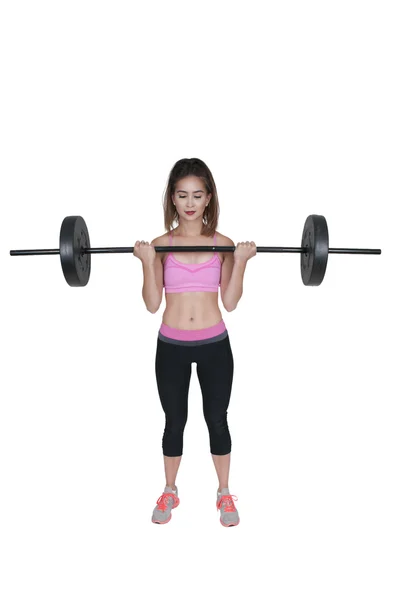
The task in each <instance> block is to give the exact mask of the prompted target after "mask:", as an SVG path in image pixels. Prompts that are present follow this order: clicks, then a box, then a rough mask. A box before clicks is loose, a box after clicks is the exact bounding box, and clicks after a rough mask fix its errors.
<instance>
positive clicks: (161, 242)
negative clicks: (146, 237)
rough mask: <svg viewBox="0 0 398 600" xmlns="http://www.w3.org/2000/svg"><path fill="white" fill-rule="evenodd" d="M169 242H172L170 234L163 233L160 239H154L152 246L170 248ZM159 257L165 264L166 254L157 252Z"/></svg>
mask: <svg viewBox="0 0 398 600" xmlns="http://www.w3.org/2000/svg"><path fill="white" fill-rule="evenodd" d="M169 240H170V234H169V233H163V234H162V235H159V236H158V237H156V238H154V239H153V240H152V241H151V245H152V246H169ZM156 254H157V257H158V258H160V260H161V261H162V262H163V261H164V259H165V256H166V252H157V253H156Z"/></svg>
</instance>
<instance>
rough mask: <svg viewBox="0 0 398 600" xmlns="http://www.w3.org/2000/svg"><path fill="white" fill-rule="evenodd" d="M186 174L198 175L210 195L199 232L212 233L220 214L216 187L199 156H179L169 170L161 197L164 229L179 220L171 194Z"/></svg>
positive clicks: (168, 228) (207, 234)
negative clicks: (162, 197) (179, 158)
mask: <svg viewBox="0 0 398 600" xmlns="http://www.w3.org/2000/svg"><path fill="white" fill-rule="evenodd" d="M188 175H195V176H196V177H199V178H200V179H201V180H202V181H203V182H204V184H205V187H206V193H207V194H211V195H212V196H211V198H210V202H209V204H208V206H206V208H205V211H204V213H203V225H202V231H201V232H200V233H201V235H205V236H211V235H214V234H215V231H216V228H217V225H218V217H219V215H220V206H219V203H218V195H217V188H216V184H215V182H214V179H213V175H212V174H211V171H210V169H209V167H208V166H207V165H206V164H205V163H204V162H203V160H200V159H199V158H181V160H179V161H177V162H176V163H175V165H174V167H173V168H172V169H171V171H170V175H169V180H168V182H167V187H166V191H165V193H164V199H163V210H164V226H165V228H166V231H168V232H170V231H171V229H172V225H173V223H174V221H177V223H178V222H179V215H178V212H177V209H176V207H175V206H174V204H173V200H172V195H173V194H174V192H175V189H176V185H177V182H178V181H179V180H180V179H183V178H184V177H188Z"/></svg>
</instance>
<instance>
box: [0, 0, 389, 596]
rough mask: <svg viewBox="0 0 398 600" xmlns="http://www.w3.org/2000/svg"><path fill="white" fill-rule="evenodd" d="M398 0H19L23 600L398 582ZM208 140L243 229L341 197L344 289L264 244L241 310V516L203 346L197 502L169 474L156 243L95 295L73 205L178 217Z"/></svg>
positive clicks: (5, 490)
mask: <svg viewBox="0 0 398 600" xmlns="http://www.w3.org/2000/svg"><path fill="white" fill-rule="evenodd" d="M394 4H395V3H394V2H383V1H380V0H378V1H377V2H375V1H374V2H359V1H357V2H354V1H347V0H344V2H343V1H337V2H336V1H335V2H315V1H312V2H309V1H306V2H287V1H278V2H276V1H275V2H253V1H247V2H240V3H237V2H229V3H226V2H220V1H214V0H213V1H212V2H209V1H202V2H200V3H199V2H187V1H185V2H182V1H181V2H177V1H175V0H168V1H167V2H164V3H162V2H159V1H158V2H151V3H148V4H147V5H146V6H144V5H143V3H139V2H117V1H115V0H113V1H112V2H109V1H108V2H90V1H82V0H79V1H78V2H76V1H69V2H43V1H37V2H34V3H32V2H18V1H13V2H11V1H9V2H7V1H6V2H3V3H2V9H1V14H0V22H1V25H0V27H1V30H0V40H1V42H0V43H1V48H0V50H1V88H2V89H1V99H0V102H1V111H0V119H1V136H0V137H1V142H0V143H1V168H2V176H1V190H0V191H1V203H2V235H1V242H0V243H1V265H0V266H1V276H2V277H1V278H2V292H1V299H2V306H3V309H2V311H1V319H2V322H1V343H2V348H3V352H2V362H1V367H2V370H1V371H2V375H1V387H2V389H1V415H0V416H1V421H0V434H1V435H0V451H1V472H0V482H1V487H2V490H1V506H0V509H1V510H0V515H1V516H0V519H1V531H0V540H1V542H0V544H1V546H0V549H1V557H0V558H1V571H2V573H1V578H0V579H1V583H0V592H1V596H2V598H3V599H4V600H14V599H18V600H19V599H21V600H22V599H23V600H25V599H31V598H40V599H41V600H45V599H50V598H51V599H54V598H56V599H57V600H61V599H62V600H63V599H68V600H70V599H71V598H75V599H84V600H86V599H88V598H93V599H94V598H95V599H96V600H99V599H111V598H112V599H113V598H117V599H118V600H124V599H129V598H133V597H134V598H135V597H139V598H141V599H142V600H146V599H149V598H151V599H152V598H155V597H162V598H173V600H177V599H179V598H184V599H185V598H195V599H196V598H203V597H206V598H219V597H233V598H235V597H236V598H243V597H247V598H267V599H269V600H279V599H289V600H291V599H296V598H305V599H306V600H310V599H320V598H321V599H322V600H327V599H333V600H334V599H335V598H341V599H347V600H348V599H349V600H352V599H354V598H361V600H362V599H365V598H366V599H376V598H377V599H379V598H383V599H384V600H390V599H391V600H392V599H394V600H396V598H397V594H398V582H397V577H396V574H397V572H396V568H397V560H398V552H397V542H396V540H397V535H398V521H397V506H398V491H397V456H398V447H397V446H398V443H397V425H398V423H397V399H398V394H397V382H396V381H397V380H396V371H395V373H394V370H396V364H397V341H396V340H397V333H398V331H397V329H398V328H397V317H396V306H397V299H398V298H397V296H398V294H397V268H396V265H397V262H396V243H397V242H396V202H397V188H398V185H397V164H398V163H397V159H398V156H397V154H398V152H397V134H398V127H397V124H398V123H397V121H398V119H397V106H398V94H397V52H398V44H397V35H396V32H397V26H398V23H397V18H396V15H395V13H394V8H395V7H394ZM184 157H199V158H201V159H202V160H204V161H205V162H206V163H207V165H208V166H209V168H210V169H211V171H212V173H213V176H214V178H215V181H216V185H217V188H218V193H219V200H220V207H221V215H220V221H219V225H218V231H220V232H221V233H223V234H224V235H227V236H229V237H231V238H232V239H233V241H234V243H237V242H239V241H246V240H249V241H250V240H253V241H255V242H256V245H259V246H261V245H287V246H295V245H299V244H300V242H301V234H302V228H303V225H304V221H305V218H306V217H307V215H309V214H312V213H316V214H323V215H325V217H326V218H327V221H328V225H329V236H330V246H331V247H346V246H348V247H364V248H382V251H383V252H382V255H381V256H340V255H338V256H330V257H329V264H328V268H327V273H326V277H325V280H324V282H323V284H322V285H321V286H320V287H314V288H309V287H305V286H304V285H303V284H302V282H301V277H300V269H299V261H300V259H299V256H298V255H286V254H285V255H282V254H278V255H274V254H262V255H260V254H257V255H256V256H255V257H254V258H252V259H251V260H250V261H249V263H248V266H247V269H246V274H245V279H244V292H243V296H242V299H241V301H240V302H239V304H238V307H237V309H236V310H235V311H234V312H232V313H228V312H227V311H225V309H224V308H223V306H222V304H221V299H220V307H221V310H222V314H223V318H224V321H225V323H226V326H227V329H228V331H229V335H230V341H231V346H232V351H233V355H234V361H235V375H234V383H233V390H232V396H231V401H230V407H229V412H228V422H229V427H230V432H231V436H232V459H231V471H230V480H229V483H230V485H229V487H230V492H231V493H232V494H234V495H235V496H236V497H237V498H238V500H237V501H236V507H237V509H238V510H239V514H240V518H241V523H240V525H239V527H235V528H229V529H226V528H224V527H222V526H221V524H220V522H219V512H217V510H216V490H217V487H218V480H217V477H216V471H215V469H214V466H213V462H212V459H211V455H210V449H209V439H208V431H207V427H206V424H205V421H204V417H203V412H202V404H201V401H202V399H201V394H200V387H199V383H198V380H197V375H196V365H193V372H192V379H191V387H190V392H189V416H188V423H187V426H186V429H185V436H184V456H183V459H182V462H181V467H180V471H179V473H178V477H177V485H178V487H179V493H180V499H181V504H180V506H179V508H178V510H176V511H173V513H172V514H173V517H172V520H171V521H170V523H169V524H168V525H167V526H165V527H160V526H155V525H153V524H152V523H151V515H152V510H153V508H154V506H155V504H156V500H157V499H158V497H159V496H160V494H161V493H162V492H163V488H164V485H165V476H164V466H163V456H162V447H161V439H162V435H163V428H164V413H163V411H162V408H161V404H160V400H159V397H158V392H157V387H156V379H155V368H154V360H155V351H156V338H157V333H158V330H159V327H160V324H161V320H162V313H163V310H164V308H165V301H164V299H163V303H162V306H161V308H160V310H159V311H158V312H157V313H156V314H155V315H153V314H151V313H149V312H148V311H147V310H146V308H145V305H144V303H143V300H142V296H141V291H142V267H141V263H140V261H139V260H138V259H136V258H135V257H133V255H132V254H125V255H110V256H105V255H101V256H96V257H93V261H92V274H91V279H90V282H89V284H88V286H87V287H86V288H80V289H75V288H70V287H69V286H68V285H67V284H66V282H65V280H64V278H63V275H62V271H61V267H60V263H59V258H58V257H52V256H49V257H26V258H19V257H12V258H11V257H10V256H9V250H10V249H12V248H13V249H17V248H46V247H48V248H56V247H57V246H58V241H59V240H58V237H59V228H60V225H61V222H62V219H63V218H64V217H65V216H66V215H73V214H79V215H82V216H83V217H84V219H85V220H86V222H87V225H88V228H89V232H90V237H91V245H92V246H114V245H115V246H118V245H121V246H128V245H131V246H132V245H133V244H134V243H135V241H136V240H138V239H139V240H141V239H144V240H148V241H150V240H151V239H153V238H154V237H157V236H159V235H161V234H162V233H164V227H163V212H162V197H163V192H164V190H165V187H166V184H167V177H168V174H169V172H170V170H171V168H172V166H173V165H174V163H175V162H176V161H177V160H179V159H180V158H184Z"/></svg>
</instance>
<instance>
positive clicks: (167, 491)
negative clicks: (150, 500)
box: [152, 485, 180, 525]
mask: <svg viewBox="0 0 398 600" xmlns="http://www.w3.org/2000/svg"><path fill="white" fill-rule="evenodd" d="M179 504H180V499H179V498H178V487H177V486H176V491H175V492H173V488H171V487H169V486H167V485H166V487H165V488H164V492H163V494H162V495H161V496H160V498H158V501H157V504H156V506H155V508H154V510H153V514H152V523H158V524H159V525H164V524H165V523H168V522H169V521H170V519H171V510H172V509H173V508H177V506H178V505H179Z"/></svg>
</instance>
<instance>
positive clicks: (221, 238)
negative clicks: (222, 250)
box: [216, 231, 235, 246]
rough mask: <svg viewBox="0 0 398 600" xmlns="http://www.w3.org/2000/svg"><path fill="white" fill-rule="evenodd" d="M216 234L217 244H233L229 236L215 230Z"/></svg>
mask: <svg viewBox="0 0 398 600" xmlns="http://www.w3.org/2000/svg"><path fill="white" fill-rule="evenodd" d="M216 236H217V245H218V246H235V244H234V243H233V241H232V240H231V238H229V237H227V236H226V235H223V234H222V233H220V232H219V231H216Z"/></svg>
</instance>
